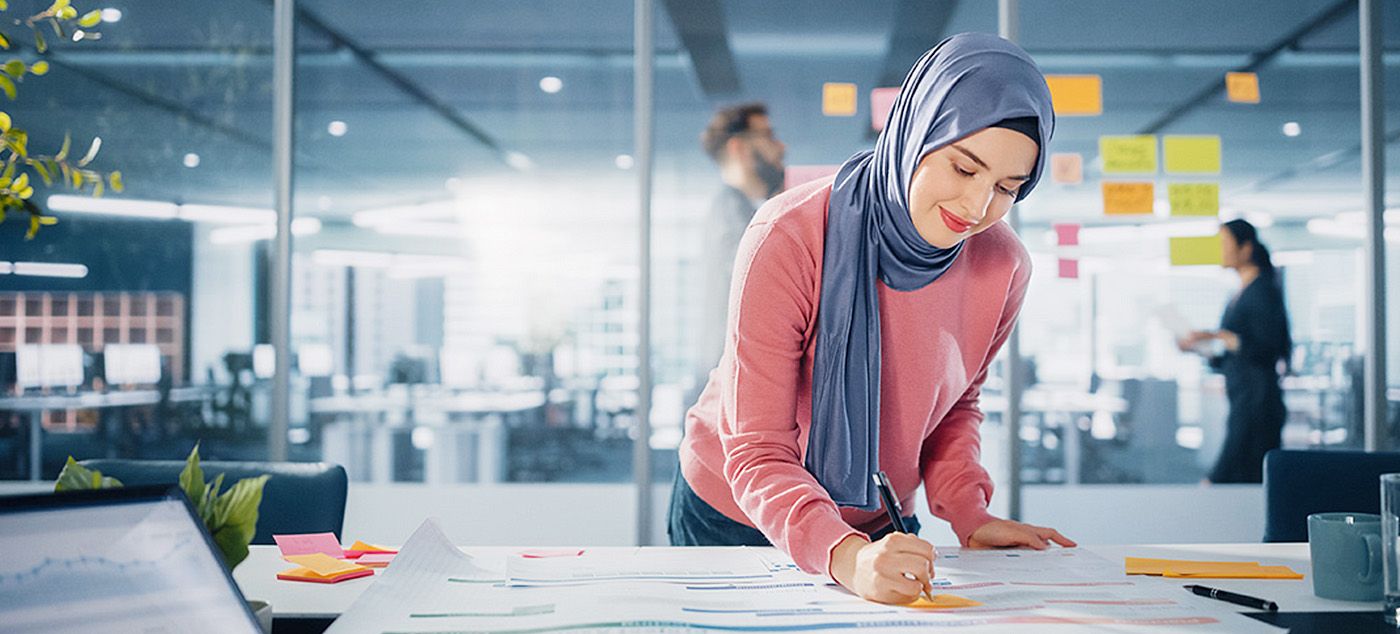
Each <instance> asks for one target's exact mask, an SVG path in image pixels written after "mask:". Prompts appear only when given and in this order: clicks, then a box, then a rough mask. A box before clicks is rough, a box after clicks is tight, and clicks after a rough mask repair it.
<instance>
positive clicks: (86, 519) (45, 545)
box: [0, 487, 261, 634]
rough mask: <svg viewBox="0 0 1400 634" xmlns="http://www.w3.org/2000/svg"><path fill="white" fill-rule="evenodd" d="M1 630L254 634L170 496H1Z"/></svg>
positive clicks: (188, 513) (188, 514)
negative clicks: (2, 554) (2, 555)
mask: <svg viewBox="0 0 1400 634" xmlns="http://www.w3.org/2000/svg"><path fill="white" fill-rule="evenodd" d="M0 552H3V553H5V556H4V557H3V558H0V624H4V625H3V627H0V629H3V630H5V631H15V632H30V633H36V634H38V633H42V634H58V633H65V634H66V633H70V632H71V633H73V634H78V633H87V632H215V633H219V634H222V633H225V632H228V633H236V634H258V633H259V632H261V630H260V628H259V626H258V622H257V620H256V619H255V618H254V617H253V613H252V612H251V611H249V609H248V603H247V602H246V601H245V600H244V599H243V594H242V592H240V591H239V589H238V586H237V585H236V584H235V583H234V581H233V577H232V576H230V575H229V573H228V570H227V569H226V568H225V567H224V565H223V563H222V561H221V560H220V555H219V554H218V552H217V551H216V550H215V549H214V543H213V541H211V540H210V538H209V533H208V531H206V530H205V529H204V524H203V523H202V522H200V521H199V519H198V518H197V517H196V516H195V514H194V508H193V507H191V506H190V503H189V501H188V500H187V499H186V498H185V494H184V493H183V492H181V490H180V489H179V488H176V487H130V488H119V489H105V490H100V491H76V492H65V493H55V494H48V495H25V496H14V497H0Z"/></svg>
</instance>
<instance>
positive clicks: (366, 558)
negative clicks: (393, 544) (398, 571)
mask: <svg viewBox="0 0 1400 634" xmlns="http://www.w3.org/2000/svg"><path fill="white" fill-rule="evenodd" d="M392 561H394V553H365V554H363V555H360V558H359V559H356V560H355V563H357V564H359V565H361V566H368V567H370V568H383V567H384V566H387V565H389V562H392Z"/></svg>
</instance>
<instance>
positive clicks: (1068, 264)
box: [1060, 258, 1079, 280]
mask: <svg viewBox="0 0 1400 634" xmlns="http://www.w3.org/2000/svg"><path fill="white" fill-rule="evenodd" d="M1060 279H1064V280H1077V279H1079V260H1067V259H1064V258H1060Z"/></svg>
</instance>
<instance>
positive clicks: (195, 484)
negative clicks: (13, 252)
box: [73, 170, 204, 506]
mask: <svg viewBox="0 0 1400 634" xmlns="http://www.w3.org/2000/svg"><path fill="white" fill-rule="evenodd" d="M73 173H74V174H77V170H74V171H73ZM75 180H77V181H78V182H79V183H81V182H82V181H81V180H78V179H75ZM180 488H181V489H184V491H185V495H187V496H189V498H190V502H191V503H193V504H195V505H196V506H198V505H199V503H200V501H202V500H203V499H204V470H203V469H200V468H199V443H195V444H194V449H191V450H190V455H189V457H188V458H186V459H185V468H184V470H183V471H181V472H180Z"/></svg>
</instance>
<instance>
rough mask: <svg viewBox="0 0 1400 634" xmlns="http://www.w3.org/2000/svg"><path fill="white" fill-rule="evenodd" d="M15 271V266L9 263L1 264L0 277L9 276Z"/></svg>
mask: <svg viewBox="0 0 1400 634" xmlns="http://www.w3.org/2000/svg"><path fill="white" fill-rule="evenodd" d="M14 270H15V265H13V264H10V263H9V262H0V275H9V274H10V273H13V272H14Z"/></svg>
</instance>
